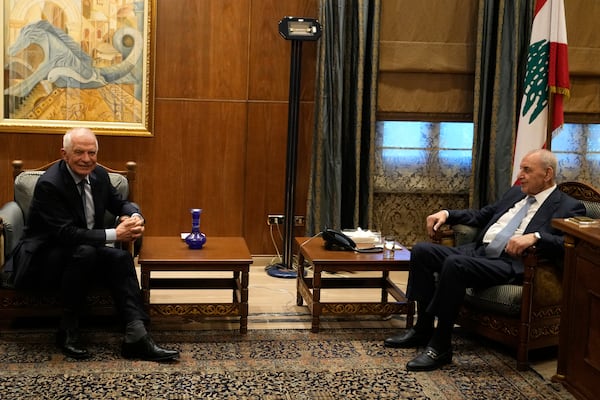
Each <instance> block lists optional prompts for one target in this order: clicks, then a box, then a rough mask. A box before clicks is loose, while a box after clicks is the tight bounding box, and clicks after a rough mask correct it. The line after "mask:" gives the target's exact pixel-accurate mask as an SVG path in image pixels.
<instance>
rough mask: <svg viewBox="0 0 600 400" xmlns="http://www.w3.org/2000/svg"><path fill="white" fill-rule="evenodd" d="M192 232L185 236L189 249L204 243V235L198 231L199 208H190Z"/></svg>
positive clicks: (200, 212) (200, 211) (195, 248)
mask: <svg viewBox="0 0 600 400" xmlns="http://www.w3.org/2000/svg"><path fill="white" fill-rule="evenodd" d="M190 211H191V213H192V232H191V233H190V234H189V235H187V236H186V238H185V242H186V243H187V245H188V247H189V248H190V249H194V250H198V249H201V248H202V246H204V243H206V235H205V234H204V233H202V232H200V214H202V209H201V208H192V209H191V210H190Z"/></svg>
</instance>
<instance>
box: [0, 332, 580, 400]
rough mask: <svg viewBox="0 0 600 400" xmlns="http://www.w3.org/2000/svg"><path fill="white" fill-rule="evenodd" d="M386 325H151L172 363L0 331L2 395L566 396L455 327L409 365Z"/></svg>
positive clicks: (101, 341) (100, 342) (99, 339)
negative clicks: (419, 368)
mask: <svg viewBox="0 0 600 400" xmlns="http://www.w3.org/2000/svg"><path fill="white" fill-rule="evenodd" d="M390 333H392V332H391V331H388V330H385V329H376V330H365V329H343V330H324V331H322V332H321V333H319V334H312V333H310V332H309V331H307V330H250V331H248V334H247V335H240V334H239V333H237V332H234V331H220V332H214V331H213V332H210V331H200V332H198V331H176V332H154V333H153V336H154V338H155V340H156V341H157V342H158V343H161V344H164V345H165V346H168V347H173V348H177V349H179V350H180V351H181V360H180V361H179V362H177V363H166V364H159V363H152V362H143V361H128V360H123V359H121V358H120V356H119V349H120V339H121V336H120V334H118V333H116V332H110V333H92V332H89V331H85V332H84V340H85V341H86V342H87V343H88V348H89V349H90V350H91V351H92V352H93V354H94V357H93V358H92V359H90V360H86V361H75V360H71V359H68V358H65V357H64V356H63V355H62V354H61V353H60V352H59V351H57V349H56V348H55V346H54V344H53V340H54V335H53V332H52V331H50V330H43V331H40V330H37V331H36V330H31V329H28V330H20V331H6V332H1V333H0V362H1V363H2V364H1V365H2V367H3V368H2V369H1V371H0V398H2V399H4V400H7V399H20V400H22V399H36V400H38V399H172V400H175V399H269V400H275V399H361V400H362V399H452V400H454V399H494V400H496V399H511V400H519V399H523V400H530V399H553V400H554V399H557V400H564V399H569V400H570V399H573V398H572V397H571V396H570V395H569V394H568V392H566V390H565V389H564V388H562V387H561V386H560V385H556V384H552V383H551V382H548V381H544V379H543V378H542V377H540V376H539V375H538V374H537V373H536V372H534V371H533V370H529V371H525V372H519V371H516V370H515V368H514V366H515V361H514V359H513V358H511V357H510V355H509V354H505V353H503V352H502V351H498V350H495V349H492V348H489V347H483V346H481V345H478V344H476V343H475V342H474V341H472V340H471V339H469V338H468V337H463V336H461V335H455V339H454V343H453V344H454V352H455V357H454V361H453V363H452V364H451V365H448V366H446V367H444V368H442V369H441V370H438V371H434V372H425V373H412V372H407V371H406V369H405V364H406V362H407V361H408V360H409V359H411V358H412V357H413V356H414V355H415V350H414V349H409V350H403V349H388V348H384V347H383V345H382V340H383V339H384V338H385V337H386V336H388V335H389V334H390Z"/></svg>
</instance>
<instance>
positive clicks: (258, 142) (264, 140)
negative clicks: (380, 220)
mask: <svg viewBox="0 0 600 400" xmlns="http://www.w3.org/2000/svg"><path fill="white" fill-rule="evenodd" d="M287 108H288V106H287V103H263V102H261V103H251V104H250V105H249V108H248V110H249V112H248V145H247V149H248V154H247V160H246V163H247V166H246V171H247V173H246V193H245V201H244V204H245V206H246V215H245V220H244V233H245V235H244V236H245V237H246V242H247V243H248V247H249V248H250V251H251V252H252V253H253V254H275V248H274V247H273V243H272V241H271V236H270V235H269V227H268V226H267V222H266V221H267V215H268V214H283V213H284V211H285V175H286V150H287ZM313 108H314V106H313V104H312V103H302V104H301V105H300V112H299V120H300V123H299V129H298V160H297V161H298V163H297V176H296V190H295V194H296V196H295V209H296V215H306V199H307V193H308V180H309V172H310V154H311V150H310V149H311V146H312V126H313V118H314V110H313ZM280 228H281V230H280V231H278V230H277V229H274V230H273V232H274V233H275V235H274V236H275V237H276V238H277V242H276V243H277V246H278V248H279V251H282V246H281V241H280V234H283V226H280ZM280 232H281V233H280ZM303 233H304V229H303V228H298V229H297V234H303Z"/></svg>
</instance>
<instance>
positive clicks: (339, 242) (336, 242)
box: [321, 228, 383, 253]
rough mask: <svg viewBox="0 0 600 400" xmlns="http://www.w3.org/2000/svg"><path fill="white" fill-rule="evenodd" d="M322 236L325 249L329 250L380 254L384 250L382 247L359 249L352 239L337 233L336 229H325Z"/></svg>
mask: <svg viewBox="0 0 600 400" xmlns="http://www.w3.org/2000/svg"><path fill="white" fill-rule="evenodd" d="M321 236H322V237H323V240H324V241H325V249H327V250H348V251H357V252H359V253H380V252H382V251H383V248H380V247H371V248H368V249H359V248H357V247H356V243H354V240H352V239H350V238H349V237H348V236H347V235H344V234H343V233H342V232H340V231H336V230H335V229H328V228H325V229H324V230H323V232H321Z"/></svg>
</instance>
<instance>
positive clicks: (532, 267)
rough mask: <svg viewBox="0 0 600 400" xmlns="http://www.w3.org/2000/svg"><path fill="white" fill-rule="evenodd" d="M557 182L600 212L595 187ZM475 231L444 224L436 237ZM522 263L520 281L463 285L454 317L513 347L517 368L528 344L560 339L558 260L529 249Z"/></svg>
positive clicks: (449, 240)
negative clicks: (460, 303)
mask: <svg viewBox="0 0 600 400" xmlns="http://www.w3.org/2000/svg"><path fill="white" fill-rule="evenodd" d="M558 188H559V190H561V191H563V192H565V193H567V194H569V195H570V196H571V197H573V198H575V199H577V200H580V201H581V202H582V203H583V204H584V205H585V207H586V210H587V212H586V215H587V216H589V217H592V218H600V192H598V190H596V189H594V188H592V187H590V186H588V185H586V184H584V183H581V182H564V183H561V184H559V185H558ZM476 233H477V231H476V229H475V228H473V227H468V226H465V225H455V226H452V227H451V228H450V229H445V230H444V231H443V233H442V234H441V235H440V237H439V238H438V239H437V241H438V242H440V243H442V244H446V245H460V244H464V243H467V242H469V241H472V240H474V238H475V236H476ZM557 261H558V263H557ZM523 264H524V266H525V270H524V274H523V282H522V283H521V284H520V285H515V284H507V285H498V286H492V287H489V288H486V289H482V290H474V289H467V292H466V295H465V302H464V304H463V307H462V309H461V311H460V313H459V315H458V319H457V324H459V325H461V326H462V327H463V328H465V329H466V330H468V331H472V332H474V333H476V334H479V335H482V336H484V337H487V338H489V339H492V340H494V341H497V342H500V343H502V344H504V345H506V346H508V347H511V348H515V349H516V352H517V354H516V358H517V369H519V370H524V369H527V368H528V355H529V351H530V350H533V349H538V348H544V347H550V346H557V345H558V331H559V325H560V309H561V302H562V260H547V259H543V258H542V257H541V255H540V254H537V253H536V252H535V249H532V251H529V252H528V253H527V255H525V256H524V257H523ZM557 264H558V265H557Z"/></svg>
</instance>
